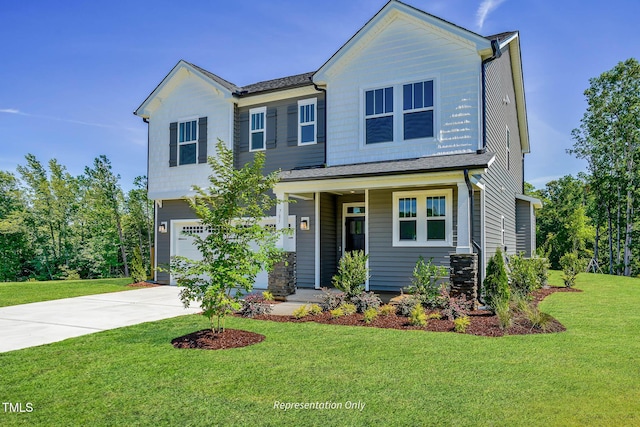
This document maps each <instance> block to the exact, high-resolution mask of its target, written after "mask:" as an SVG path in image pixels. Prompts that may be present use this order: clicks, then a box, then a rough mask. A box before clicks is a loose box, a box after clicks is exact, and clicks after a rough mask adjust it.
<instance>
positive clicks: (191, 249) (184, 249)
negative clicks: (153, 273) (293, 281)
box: [171, 215, 296, 289]
mask: <svg viewBox="0 0 640 427" xmlns="http://www.w3.org/2000/svg"><path fill="white" fill-rule="evenodd" d="M262 224H263V225H273V226H275V224H276V219H275V217H269V218H265V219H264V220H263V221H262ZM289 227H290V228H292V229H293V230H294V233H293V234H292V235H290V236H286V237H285V238H286V239H287V240H292V241H293V244H292V246H290V247H292V248H293V250H295V229H296V228H295V227H296V217H295V215H289ZM185 233H187V234H185ZM208 233H209V232H208V231H207V228H206V227H205V226H203V225H202V224H201V223H200V222H199V221H193V220H173V221H171V256H183V257H186V258H190V259H200V257H201V255H200V251H198V248H197V247H196V246H195V245H194V244H193V242H194V240H195V239H194V236H193V234H197V235H198V236H200V237H206V236H207V234H208ZM254 249H257V245H254ZM171 284H172V285H175V284H176V283H175V279H174V278H173V277H171ZM268 284H269V273H268V272H267V271H266V270H263V271H261V272H260V273H258V275H257V276H256V281H255V282H254V285H253V286H254V287H255V288H256V289H267V285H268Z"/></svg>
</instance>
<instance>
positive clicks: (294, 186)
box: [274, 171, 464, 193]
mask: <svg viewBox="0 0 640 427" xmlns="http://www.w3.org/2000/svg"><path fill="white" fill-rule="evenodd" d="M459 182H464V175H463V173H462V171H454V172H432V173H420V174H407V175H392V176H388V175H385V176H369V177H361V178H356V177H354V178H338V179H322V180H308V181H291V182H279V183H277V184H276V186H275V188H274V192H276V191H277V192H283V193H309V192H332V191H350V190H366V189H369V190H373V189H384V188H400V187H425V186H432V185H457V184H458V183H459Z"/></svg>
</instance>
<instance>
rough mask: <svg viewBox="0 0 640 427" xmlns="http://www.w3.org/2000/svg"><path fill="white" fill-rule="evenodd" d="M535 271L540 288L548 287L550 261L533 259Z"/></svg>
mask: <svg viewBox="0 0 640 427" xmlns="http://www.w3.org/2000/svg"><path fill="white" fill-rule="evenodd" d="M531 262H532V263H533V271H534V273H535V275H536V278H537V281H538V287H539V288H541V287H543V286H547V284H548V282H549V267H550V265H549V260H548V259H547V258H538V257H536V258H531Z"/></svg>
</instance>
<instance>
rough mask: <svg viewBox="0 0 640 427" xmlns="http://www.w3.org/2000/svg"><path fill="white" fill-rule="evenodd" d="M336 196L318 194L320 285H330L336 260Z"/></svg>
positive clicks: (334, 272) (337, 222)
mask: <svg viewBox="0 0 640 427" xmlns="http://www.w3.org/2000/svg"><path fill="white" fill-rule="evenodd" d="M336 211H337V209H336V196H335V195H332V194H327V193H321V194H320V286H327V287H328V286H331V278H332V277H333V276H334V275H335V274H336V269H337V261H338V252H337V247H338V224H339V223H340V221H338V217H337V215H336Z"/></svg>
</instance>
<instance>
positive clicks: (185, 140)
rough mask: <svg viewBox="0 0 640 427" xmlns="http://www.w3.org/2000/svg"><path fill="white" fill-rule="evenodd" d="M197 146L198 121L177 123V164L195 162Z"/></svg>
mask: <svg viewBox="0 0 640 427" xmlns="http://www.w3.org/2000/svg"><path fill="white" fill-rule="evenodd" d="M197 148H198V122H197V120H189V121H186V122H180V123H178V164H180V165H191V164H195V163H196V152H197Z"/></svg>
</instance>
